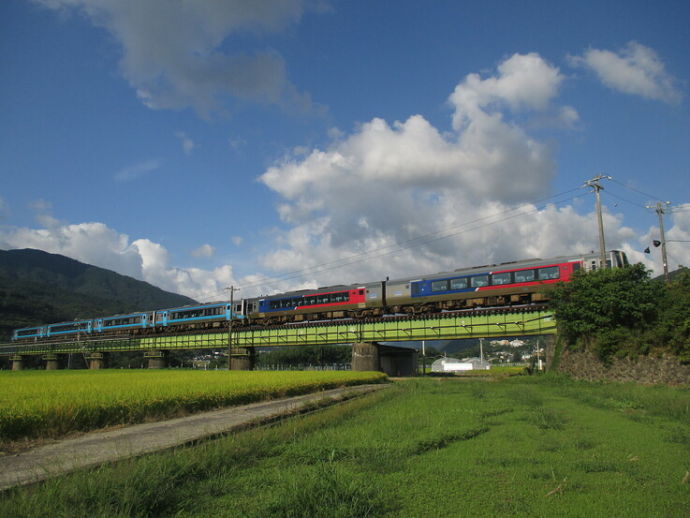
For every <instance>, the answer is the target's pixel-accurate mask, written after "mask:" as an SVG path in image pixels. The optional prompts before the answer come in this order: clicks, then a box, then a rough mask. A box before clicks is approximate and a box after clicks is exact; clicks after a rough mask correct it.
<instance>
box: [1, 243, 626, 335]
mask: <svg viewBox="0 0 690 518" xmlns="http://www.w3.org/2000/svg"><path fill="white" fill-rule="evenodd" d="M600 263H601V260H600V257H599V254H594V253H591V254H581V255H576V256H565V257H555V258H551V259H530V260H525V261H514V262H509V263H501V264H497V265H496V264H493V265H486V266H477V267H473V268H462V269H459V270H455V271H452V272H443V273H435V274H432V275H425V276H421V277H413V278H407V279H399V280H388V279H386V280H385V281H379V282H370V283H365V284H355V285H349V286H345V285H339V286H330V287H325V288H318V289H313V290H301V291H293V292H289V293H281V294H277V295H271V296H267V297H256V298H248V299H242V300H239V301H235V302H233V304H232V305H231V303H230V302H215V303H210V304H199V305H194V306H185V307H181V308H172V309H164V310H157V311H145V312H141V313H130V314H126V315H114V316H110V317H103V318H96V319H93V320H78V321H74V322H61V323H57V324H48V325H44V326H38V327H26V328H22V329H17V330H15V331H14V334H13V336H12V339H13V340H17V341H38V340H43V339H48V338H55V337H58V338H59V337H63V336H65V335H70V334H71V335H75V334H84V335H117V334H123V333H126V334H137V335H139V334H152V333H161V332H166V331H175V332H179V331H191V330H195V329H209V328H220V327H227V322H228V321H229V320H230V319H231V318H232V319H233V320H235V322H236V325H240V326H242V325H252V324H254V325H274V324H285V323H292V322H305V321H310V320H326V319H341V318H356V319H361V318H368V317H381V316H384V315H395V314H397V315H399V314H422V313H429V312H439V311H452V310H459V309H464V308H476V307H492V306H508V305H516V304H532V303H538V302H543V301H546V300H547V297H548V294H547V293H546V290H547V289H548V287H549V286H551V285H553V284H555V283H558V282H568V281H570V280H571V278H572V276H573V274H574V273H575V272H576V271H578V270H585V271H591V270H595V269H597V268H600V267H601V264H600ZM606 263H607V266H608V267H623V266H627V265H628V259H627V257H626V255H625V253H624V252H622V251H620V250H611V251H609V252H606ZM233 305H234V307H232V306H233Z"/></svg>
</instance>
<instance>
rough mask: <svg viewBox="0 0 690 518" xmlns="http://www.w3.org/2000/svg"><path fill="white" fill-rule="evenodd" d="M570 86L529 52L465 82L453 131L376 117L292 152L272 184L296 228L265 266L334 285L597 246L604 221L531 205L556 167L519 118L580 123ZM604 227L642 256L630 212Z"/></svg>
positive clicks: (419, 119) (271, 174)
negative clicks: (566, 91) (568, 102)
mask: <svg viewBox="0 0 690 518" xmlns="http://www.w3.org/2000/svg"><path fill="white" fill-rule="evenodd" d="M562 82H563V76H562V75H561V74H560V73H559V71H558V69H557V68H555V67H553V66H551V65H549V64H548V63H547V62H546V61H544V60H543V59H542V58H541V57H540V56H538V55H536V54H527V55H517V54H516V55H514V56H512V57H510V58H508V59H507V60H506V61H504V62H503V63H501V64H500V65H499V66H498V68H497V71H496V73H495V75H493V76H491V77H486V78H484V79H482V78H480V77H479V76H478V75H476V74H470V75H468V76H467V77H465V78H464V80H462V81H461V82H460V83H459V84H458V85H457V87H456V88H455V89H454V91H453V93H452V95H451V96H450V104H451V106H452V107H453V108H454V111H453V131H452V132H449V133H442V132H440V131H439V130H438V129H436V128H435V127H433V126H432V125H431V124H430V123H429V122H428V121H427V120H426V119H425V118H424V117H423V116H421V115H413V116H410V117H409V118H408V119H407V120H406V121H404V122H395V123H393V124H389V123H387V122H386V121H384V120H382V119H372V120H371V121H369V122H367V123H364V124H362V125H361V126H359V127H358V128H356V129H355V131H353V132H352V133H351V134H349V135H345V134H343V133H342V132H338V133H337V138H335V139H334V141H333V142H332V144H331V145H330V146H329V147H328V148H326V149H323V150H322V149H312V150H310V151H309V150H308V151H307V152H306V153H297V154H295V153H290V154H288V155H286V156H285V157H284V158H283V159H282V160H281V161H280V162H279V163H276V164H275V165H274V166H272V167H270V168H268V170H267V171H266V172H265V173H264V174H263V175H262V176H261V178H260V180H261V181H262V182H263V183H264V184H266V185H267V186H268V187H270V188H271V189H272V190H274V191H275V192H277V193H278V194H280V195H281V196H282V198H283V199H282V201H281V203H280V204H279V206H278V213H279V215H280V217H281V219H282V220H283V221H284V222H285V223H286V225H287V226H288V228H287V230H286V231H284V232H282V233H281V237H280V238H278V242H277V244H278V248H277V249H276V250H274V251H273V252H270V253H267V254H265V255H264V257H263V258H262V260H263V264H264V265H265V266H266V267H267V268H270V269H272V270H273V271H276V272H283V271H307V272H309V273H308V274H305V276H304V280H305V282H309V283H310V284H311V285H325V284H327V283H335V282H364V281H371V280H376V279H382V278H385V277H386V276H391V277H397V276H402V275H415V274H420V273H424V272H435V271H442V270H445V269H454V268H458V267H461V266H472V265H476V264H486V263H487V262H501V261H507V260H516V259H524V258H528V257H549V256H556V255H567V254H571V253H583V252H588V251H590V250H596V249H597V246H598V242H597V228H596V223H595V221H596V220H595V218H594V216H593V214H586V215H581V214H578V213H577V212H576V211H575V210H574V209H573V208H572V207H571V206H566V207H561V208H557V207H555V206H547V207H545V208H541V209H540V208H537V207H535V206H534V205H532V204H531V201H532V200H536V199H539V198H541V197H543V196H545V195H547V194H548V193H549V191H550V182H551V179H552V178H553V176H554V174H555V164H554V161H553V159H552V156H551V152H550V150H549V148H548V146H547V145H545V144H544V143H542V142H540V141H538V140H536V139H534V138H533V137H531V136H530V135H529V134H528V133H527V132H526V130H525V129H524V128H523V127H522V126H520V125H518V124H517V122H515V120H516V119H515V118H511V115H513V114H515V115H519V117H520V120H527V121H529V118H530V117H536V118H538V119H540V120H542V121H543V120H544V119H549V118H552V119H553V120H560V121H561V126H562V125H563V123H565V125H566V126H572V125H574V124H575V123H576V122H577V121H578V116H577V111H576V110H575V108H573V107H570V106H558V105H557V104H556V103H555V99H556V98H557V95H558V92H559V88H560V85H561V84H562ZM473 222H474V223H473ZM605 224H606V229H607V230H606V231H607V244H608V246H609V247H610V248H614V247H618V248H620V247H627V248H628V249H630V250H633V249H634V246H633V245H630V244H629V243H630V242H631V241H636V237H635V233H634V232H633V231H632V230H631V229H629V228H626V227H625V226H624V225H623V222H622V218H621V216H619V215H612V214H605ZM439 230H441V231H442V232H441V233H438V234H436V233H437V232H439ZM419 236H427V238H425V239H417V238H418V237H419Z"/></svg>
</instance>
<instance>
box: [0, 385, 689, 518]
mask: <svg viewBox="0 0 690 518" xmlns="http://www.w3.org/2000/svg"><path fill="white" fill-rule="evenodd" d="M689 396H690V392H689V390H688V389H687V388H678V387H675V388H672V387H664V386H655V387H645V386H637V385H622V384H613V383H611V384H599V383H596V384H595V383H586V382H576V381H572V380H570V379H567V378H563V377H554V376H551V375H545V376H517V377H511V378H506V379H502V380H498V381H496V382H486V381H481V380H473V379H458V378H438V379H430V378H427V379H416V380H409V381H405V382H399V383H396V384H395V385H394V386H392V387H390V388H388V389H386V390H383V391H379V392H377V393H375V394H372V395H367V396H364V397H361V398H358V399H355V400H350V401H348V402H346V403H343V404H340V405H337V406H334V407H330V408H327V409H325V410H322V411H320V412H318V413H315V414H311V415H306V416H301V417H296V418H290V419H286V420H285V421H283V422H282V423H280V424H277V425H274V426H272V427H265V428H259V429H254V430H250V431H245V432H241V433H237V434H234V435H231V436H228V437H226V438H223V439H219V440H215V441H210V442H207V443H204V444H201V445H199V446H196V447H193V448H182V449H178V450H175V451H173V452H168V453H163V454H156V455H150V456H147V457H144V458H140V459H136V460H128V461H124V462H121V463H118V464H115V465H110V466H104V467H102V468H99V469H96V470H92V471H90V472H79V473H75V474H73V475H70V476H66V477H63V478H59V479H55V480H51V481H47V482H45V483H42V484H39V485H36V486H34V487H30V488H23V489H15V490H12V491H8V492H6V493H4V494H3V495H2V497H0V498H2V501H0V516H12V517H15V518H19V517H34V516H70V517H80V516H89V517H93V516H103V517H105V516H142V517H143V516H176V517H187V518H192V517H207V516H227V517H234V516H238V517H239V516H242V517H249V518H252V517H266V516H272V517H273V516H275V517H304V518H308V517H324V518H325V517H329V518H332V517H336V518H338V517H370V518H373V517H414V518H419V517H424V516H430V517H431V516H477V517H483V516H486V517H493V516H507V515H511V516H512V515H514V516H543V517H547V516H549V517H550V516H564V517H568V516H572V517H575V516H577V517H580V516H609V517H627V516H645V517H665V518H667V517H676V516H677V517H681V516H687V511H688V507H687V504H688V501H689V499H688V497H689V496H690V483H689V481H688V479H689V478H690V473H688V471H689V470H690V465H689V464H688V459H690V432H688V430H690V426H689V425H690V409H689V407H688V401H689Z"/></svg>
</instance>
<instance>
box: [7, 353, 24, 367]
mask: <svg viewBox="0 0 690 518" xmlns="http://www.w3.org/2000/svg"><path fill="white" fill-rule="evenodd" d="M10 360H11V361H12V370H13V371H23V370H24V357H23V356H20V355H18V354H16V355H14V356H12V357H10Z"/></svg>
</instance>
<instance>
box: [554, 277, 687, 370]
mask: <svg viewBox="0 0 690 518" xmlns="http://www.w3.org/2000/svg"><path fill="white" fill-rule="evenodd" d="M551 298H552V301H551V304H552V307H553V309H554V311H555V314H556V319H557V321H558V332H559V336H560V338H561V340H562V341H563V342H564V343H566V344H567V347H569V348H570V349H571V350H573V351H590V352H593V353H595V354H597V355H598V357H599V358H600V359H601V360H602V361H604V362H608V361H610V360H612V359H613V358H624V357H636V356H640V355H647V354H654V355H661V354H669V355H672V356H675V357H677V358H678V359H679V360H680V362H681V363H684V364H690V270H689V269H687V268H681V269H680V270H678V271H677V272H675V275H674V277H673V280H672V281H671V282H670V283H668V284H667V283H665V282H664V281H663V280H662V279H651V278H650V276H649V271H647V270H645V268H644V266H643V265H642V264H637V265H634V266H629V267H627V268H612V269H607V270H598V271H595V272H590V273H584V272H582V271H581V272H578V273H577V274H576V275H575V278H574V280H573V281H572V282H569V283H564V284H560V285H558V286H557V287H556V288H554V290H553V291H552V293H551Z"/></svg>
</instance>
